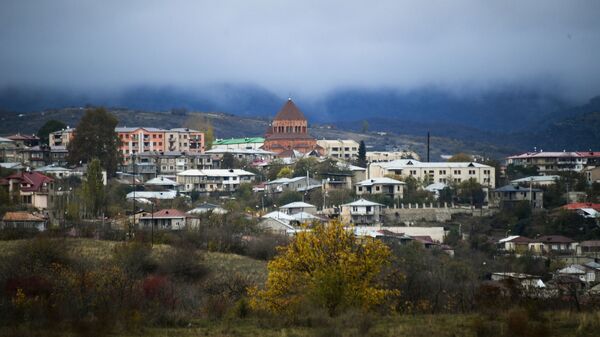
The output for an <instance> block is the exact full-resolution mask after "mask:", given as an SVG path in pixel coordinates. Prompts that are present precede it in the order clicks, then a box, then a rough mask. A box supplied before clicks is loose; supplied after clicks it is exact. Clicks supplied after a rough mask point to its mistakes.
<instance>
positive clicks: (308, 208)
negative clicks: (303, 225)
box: [279, 201, 317, 215]
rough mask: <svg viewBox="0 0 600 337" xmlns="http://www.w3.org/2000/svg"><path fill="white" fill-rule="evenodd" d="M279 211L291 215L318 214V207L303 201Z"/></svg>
mask: <svg viewBox="0 0 600 337" xmlns="http://www.w3.org/2000/svg"><path fill="white" fill-rule="evenodd" d="M279 211H280V212H282V213H285V214H289V215H292V214H296V213H309V214H316V213H317V206H315V205H311V204H308V203H306V202H302V201H296V202H292V203H289V204H287V205H283V206H281V207H279Z"/></svg>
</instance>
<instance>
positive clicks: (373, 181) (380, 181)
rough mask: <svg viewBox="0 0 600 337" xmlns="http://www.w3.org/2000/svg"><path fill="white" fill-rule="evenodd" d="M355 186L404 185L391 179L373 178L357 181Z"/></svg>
mask: <svg viewBox="0 0 600 337" xmlns="http://www.w3.org/2000/svg"><path fill="white" fill-rule="evenodd" d="M356 185H357V186H373V185H405V183H404V182H403V181H400V180H396V179H392V178H387V177H384V178H373V179H366V180H363V181H359V182H358V183H356Z"/></svg>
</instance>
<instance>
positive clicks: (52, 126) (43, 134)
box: [37, 119, 67, 145]
mask: <svg viewBox="0 0 600 337" xmlns="http://www.w3.org/2000/svg"><path fill="white" fill-rule="evenodd" d="M66 127H67V125H66V124H65V123H63V122H61V121H57V120H56V119H51V120H49V121H47V122H46V123H44V125H42V127H41V128H40V129H39V130H38V132H37V136H38V137H39V138H40V143H42V144H46V145H47V144H48V137H49V135H50V133H51V132H54V131H59V130H62V129H64V128H66Z"/></svg>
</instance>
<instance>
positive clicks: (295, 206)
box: [279, 201, 316, 209]
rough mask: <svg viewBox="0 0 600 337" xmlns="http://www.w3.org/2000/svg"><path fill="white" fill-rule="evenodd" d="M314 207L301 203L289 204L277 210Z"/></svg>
mask: <svg viewBox="0 0 600 337" xmlns="http://www.w3.org/2000/svg"><path fill="white" fill-rule="evenodd" d="M314 207H316V206H315V205H311V204H308V203H305V202H302V201H296V202H291V203H289V204H287V205H283V206H281V207H279V208H283V209H288V208H314Z"/></svg>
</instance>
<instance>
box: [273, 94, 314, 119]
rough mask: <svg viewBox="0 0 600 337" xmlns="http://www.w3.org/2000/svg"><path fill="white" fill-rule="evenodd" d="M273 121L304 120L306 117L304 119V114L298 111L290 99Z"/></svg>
mask: <svg viewBox="0 0 600 337" xmlns="http://www.w3.org/2000/svg"><path fill="white" fill-rule="evenodd" d="M273 120H274V121H277V120H280V121H281V120H306V117H304V114H303V113H302V111H300V109H298V107H297V106H296V104H294V102H293V101H292V99H291V98H289V99H288V100H287V102H285V104H284V105H283V107H282V108H281V110H279V112H278V113H277V115H276V116H275V118H273Z"/></svg>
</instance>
